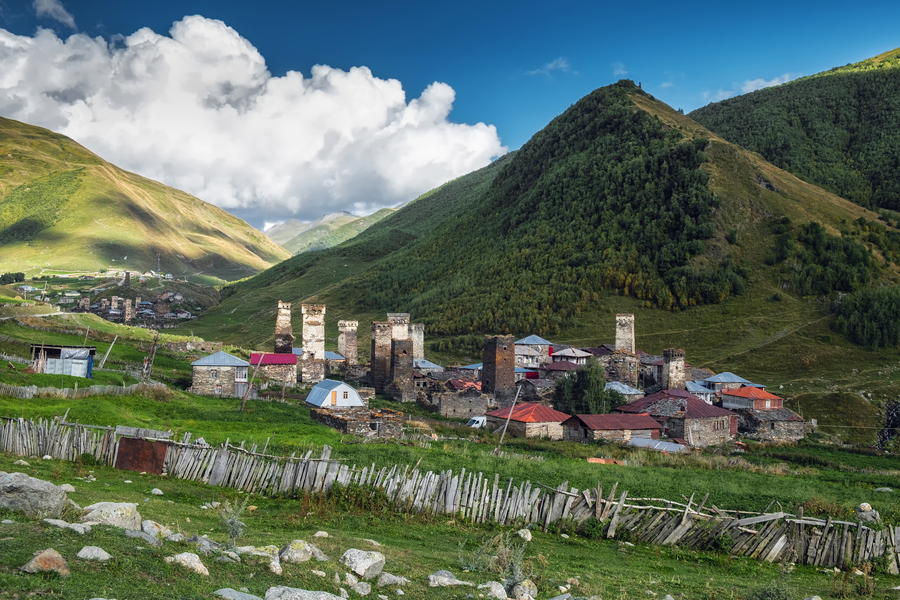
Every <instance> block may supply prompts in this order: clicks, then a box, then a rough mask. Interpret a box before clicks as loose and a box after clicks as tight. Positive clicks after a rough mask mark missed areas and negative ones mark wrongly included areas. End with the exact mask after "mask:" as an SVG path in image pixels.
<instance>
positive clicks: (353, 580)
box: [344, 573, 359, 586]
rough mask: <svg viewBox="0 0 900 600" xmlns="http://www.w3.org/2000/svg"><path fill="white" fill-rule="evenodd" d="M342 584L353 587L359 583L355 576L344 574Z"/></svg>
mask: <svg viewBox="0 0 900 600" xmlns="http://www.w3.org/2000/svg"><path fill="white" fill-rule="evenodd" d="M344 583H346V584H347V585H349V586H354V585H356V584H357V583H359V579H357V578H356V575H354V574H353V573H344Z"/></svg>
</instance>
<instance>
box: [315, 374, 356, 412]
mask: <svg viewBox="0 0 900 600" xmlns="http://www.w3.org/2000/svg"><path fill="white" fill-rule="evenodd" d="M337 389H341V390H342V391H346V392H349V394H348V396H349V397H348V398H347V399H346V400H344V398H343V394H339V395H338V398H337V404H335V405H334V406H337V407H342V406H365V403H364V402H363V401H362V400H361V399H360V397H359V392H357V391H356V390H355V389H353V388H352V387H350V386H349V385H347V384H346V383H344V382H343V381H335V380H333V379H326V380H325V381H323V382H321V383H318V384H316V385H315V386H314V387H313V389H312V391H310V392H309V396H307V397H306V403H307V404H312V405H314V406H320V407H325V408H328V407H330V406H332V404H331V392H332V391H333V390H337Z"/></svg>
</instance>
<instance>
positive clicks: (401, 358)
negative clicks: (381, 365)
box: [384, 340, 416, 402]
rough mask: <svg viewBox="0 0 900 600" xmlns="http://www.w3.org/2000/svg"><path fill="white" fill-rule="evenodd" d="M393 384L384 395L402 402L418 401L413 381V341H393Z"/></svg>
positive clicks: (386, 388) (388, 386)
mask: <svg viewBox="0 0 900 600" xmlns="http://www.w3.org/2000/svg"><path fill="white" fill-rule="evenodd" d="M390 377H391V382H390V383H389V384H388V385H387V386H385V390H384V394H385V395H386V396H387V397H388V398H390V399H391V400H399V401H400V402H415V401H416V384H415V381H414V379H413V342H412V340H391V375H390Z"/></svg>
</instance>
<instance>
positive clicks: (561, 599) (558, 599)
mask: <svg viewBox="0 0 900 600" xmlns="http://www.w3.org/2000/svg"><path fill="white" fill-rule="evenodd" d="M573 598H574V596H572V594H569V593H568V592H567V593H565V594H560V595H559V596H553V597H552V598H550V600H572V599H573Z"/></svg>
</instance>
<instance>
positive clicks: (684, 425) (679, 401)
mask: <svg viewBox="0 0 900 600" xmlns="http://www.w3.org/2000/svg"><path fill="white" fill-rule="evenodd" d="M615 412H619V413H631V414H638V413H647V414H649V415H650V416H651V417H653V418H654V419H656V420H657V421H658V422H659V423H660V425H662V426H663V432H664V433H665V434H666V435H667V436H668V437H669V438H673V439H675V440H684V443H685V444H687V445H689V446H698V447H702V446H712V445H715V444H721V443H724V442H727V441H730V440H731V439H733V437H734V435H735V434H736V433H737V431H738V416H737V414H735V413H733V412H731V411H730V410H726V409H724V408H720V407H718V406H710V405H709V404H707V403H706V402H704V401H703V400H701V399H700V398H698V397H697V396H694V395H693V394H690V393H688V392H686V391H684V390H662V391H660V392H657V393H655V394H651V395H650V396H646V397H644V398H641V399H640V400H637V401H635V402H631V403H629V404H623V405H622V406H619V407H617V408H616V409H615Z"/></svg>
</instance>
